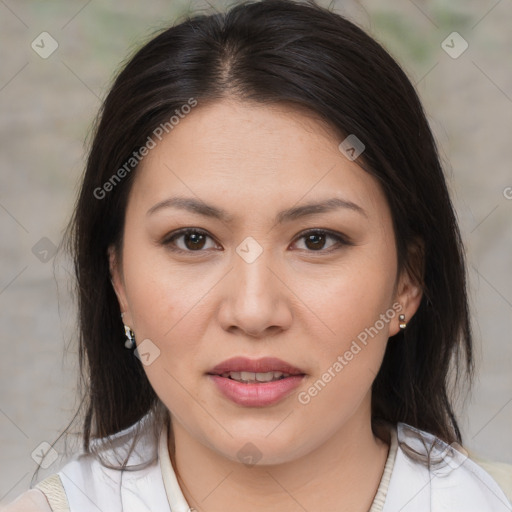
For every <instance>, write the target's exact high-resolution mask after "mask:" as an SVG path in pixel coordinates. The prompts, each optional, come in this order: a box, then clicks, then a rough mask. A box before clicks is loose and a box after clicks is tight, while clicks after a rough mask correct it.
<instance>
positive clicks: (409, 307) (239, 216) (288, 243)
mask: <svg viewBox="0 0 512 512" xmlns="http://www.w3.org/2000/svg"><path fill="white" fill-rule="evenodd" d="M341 140H342V139H341V138H340V135H338V134H336V133H335V132H334V131H333V130H332V129H330V128H329V127H328V126H327V125H325V124H324V123H322V122H321V121H320V120H318V119H316V118H315V117H314V116H312V115H307V114H306V113H305V112H304V111H301V110H297V109H294V108H293V107H291V106H289V105H284V104H282V105H279V106H277V105H274V106H269V105H261V104H253V103H240V102H238V101H237V100H234V99H223V100H221V101H217V102H214V103H211V104H208V105H201V104H200V105H198V106H197V107H196V108H195V109H193V111H192V112H191V113H190V114H189V115H188V116H187V117H186V118H185V119H183V120H181V121H180V123H179V124H178V125H177V126H175V127H174V129H173V131H172V132H170V133H169V134H168V135H167V136H166V137H165V138H164V139H163V140H162V141H161V142H160V143H158V145H157V147H156V148H154V149H152V150H151V151H150V153H149V154H148V156H146V157H145V158H144V160H143V161H142V164H141V167H139V169H138V171H137V175H136V176H135V180H134V183H133V188H132V190H131V193H130V196H129V200H128V205H127V211H126V222H125V231H124V243H123V248H122V259H120V258H119V257H118V255H116V253H115V251H114V250H113V248H111V250H109V258H110V266H111V274H112V280H113V285H114V288H115V291H116V294H117V297H118V299H119V304H120V307H121V311H123V312H124V313H125V314H124V317H123V318H124V322H125V324H127V325H129V326H130V327H131V328H132V330H133V331H134V333H135V336H136V340H137V343H140V342H141V341H142V340H145V339H149V340H151V342H152V343H154V344H155V345H156V346H157V347H158V348H159V350H160V355H159V357H157V358H156V359H155V360H154V361H153V362H152V363H151V364H150V365H148V366H144V370H145V371H146V373H147V376H148V379H149V381H150V382H151V385H152V386H153V388H154V389H155V391H156V393H157V394H158V396H159V397H160V398H161V400H162V401H163V402H164V403H165V405H166V406H167V408H168V409H169V411H170V412H171V418H172V430H173V433H174V437H172V435H171V436H170V438H169V452H170V457H171V461H172V463H173V466H174V469H175V471H176V473H177V474H178V481H179V483H180V486H181V488H182V490H183V494H184V496H185V498H186V499H187V501H188V503H189V505H190V506H191V507H194V508H195V509H196V510H200V511H209V512H210V511H215V512H217V511H221V510H244V511H246V512H252V511H261V510H280V511H285V512H287V511H290V512H291V511H293V512H295V511H303V510H304V509H305V510H309V511H312V510H323V511H330V510H336V511H338V512H340V511H351V512H358V511H367V510H368V509H369V508H370V506H371V503H372V501H373V498H374V495H375V493H376V491H377V488H378V485H379V483H380V479H381V476H382V472H383V468H384V464H385V460H386V457H387V454H388V445H387V444H386V442H384V441H382V440H380V439H379V438H377V437H376V436H374V434H373V433H372V429H371V422H370V417H371V416H370V411H371V409H370V404H371V385H372V382H373V380H374V378H375V376H376V374H377V372H378V370H379V367H380V365H381V362H382V358H383V355H384V351H385V348H386V344H387V343H388V338H389V337H390V336H393V335H394V334H396V333H397V332H398V331H399V320H398V314H396V315H395V317H394V318H393V319H392V320H390V321H389V322H388V323H386V324H385V326H384V328H383V329H381V330H380V331H379V333H378V335H376V336H374V337H373V338H370V340H369V342H368V344H367V345H366V346H365V347H364V348H363V349H362V350H361V351H360V352H359V353H358V354H357V355H356V356H354V358H353V359H352V360H351V361H350V362H349V364H347V365H346V366H344V368H343V370H342V371H341V372H339V373H337V374H336V377H335V378H333V379H331V381H330V382H329V383H328V384H327V385H326V386H325V387H324V388H323V389H322V390H321V392H320V393H318V394H317V396H315V397H312V398H311V401H310V402H309V403H308V404H306V405H303V404H301V403H300V402H299V401H298V399H297V395H298V393H300V392H301V391H305V390H307V389H308V388H309V387H310V386H311V385H312V383H314V382H316V381H317V380H318V379H319V378H321V376H322V374H323V373H324V372H326V371H327V369H328V368H329V367H332V365H333V363H334V362H335V361H336V360H337V357H338V356H339V355H343V354H344V353H345V352H346V350H348V349H349V347H350V345H351V343H352V341H353V340H355V339H356V337H357V335H358V334H359V333H361V332H362V331H364V330H365V328H368V327H370V326H373V325H374V324H375V322H376V321H377V320H378V319H379V317H380V315H381V314H383V313H385V312H386V311H388V310H390V309H391V308H392V305H393V304H394V303H396V302H399V303H400V304H401V306H402V308H403V309H402V311H401V312H402V313H404V314H405V317H406V319H407V320H409V319H410V318H411V317H412V316H413V315H414V313H415V311H416V310H417V308H418V306H419V303H420V300H421V290H420V287H419V286H418V285H417V284H416V283H415V282H414V280H413V279H412V278H411V276H410V275H409V274H407V273H405V272H404V273H402V274H398V272H397V254H396V248H395V239H394V232H393V227H392V220H391V213H390V210H389V207H388V204H387V201H386V199H385V196H384V194H383V192H382V190H381V188H380V186H379V185H378V183H377V181H376V180H375V179H374V178H373V177H372V176H370V175H369V174H368V173H366V172H365V171H363V170H362V169H361V168H360V167H359V166H358V165H357V163H356V162H355V161H354V162H352V161H350V160H348V159H347V158H346V157H345V156H344V154H342V153H341V152H340V150H339V149H338V145H339V143H340V142H341ZM178 195H179V196H186V197H194V198H196V199H197V198H199V199H200V200H202V201H204V202H206V203H208V204H212V205H214V206H216V207H218V208H222V209H225V210H227V212H228V213H229V214H230V215H232V217H233V220H232V221H231V222H230V223H226V222H223V221H220V220H218V219H214V218H211V217H205V216H202V215H199V214H196V213H191V212H188V211H185V210H179V209H175V208H163V209H160V210H158V211H156V212H155V213H153V214H152V215H147V213H146V212H147V211H148V210H149V209H150V208H151V207H152V206H154V205H155V204H156V203H158V202H159V201H162V200H164V199H167V198H169V197H171V196H178ZM332 197H338V198H343V199H345V200H348V201H352V202H353V203H356V204H357V205H359V206H360V207H361V208H362V209H364V211H365V215H363V214H361V213H358V212H357V211H355V210H352V209H348V208H340V209H337V210H334V211H331V212H325V213H321V214H314V215H309V216H307V217H303V218H297V219H294V220H291V221H288V222H286V223H283V224H276V223H275V222H274V220H273V219H274V216H275V215H276V214H277V213H278V212H279V211H281V210H284V209H286V208H290V207H292V206H298V205H303V204H305V203H308V202H313V201H321V200H325V199H329V198H332ZM184 227H192V228H201V229H202V230H204V231H206V232H207V234H208V237H206V239H204V241H203V242H202V245H201V243H200V244H199V248H198V249H195V248H194V247H197V242H196V245H194V239H193V238H192V239H191V238H190V237H187V236H181V237H179V238H177V239H176V240H174V247H176V248H178V249H179V248H181V249H182V250H183V251H188V252H183V253H178V252H173V251H171V247H173V245H172V242H170V245H167V246H166V245H165V243H164V241H165V240H164V239H165V238H166V237H168V235H169V234H170V233H172V232H173V231H176V230H178V229H180V228H184ZM311 228H315V229H321V228H323V229H328V230H331V231H334V232H337V233H340V234H342V235H344V236H345V237H348V238H349V240H350V241H351V243H352V245H344V244H340V243H338V242H337V241H336V239H333V238H331V237H330V236H325V238H322V235H321V234H320V237H319V238H317V239H315V240H314V241H316V244H317V245H314V244H311V243H310V244H308V243H307V240H308V239H307V238H306V237H301V236H300V235H301V233H302V232H304V231H305V230H307V229H311ZM248 236H251V237H253V238H254V239H255V240H256V241H257V242H258V244H259V245H260V247H261V249H262V251H263V252H262V253H261V255H260V256H259V257H258V258H257V259H256V260H255V261H254V262H252V263H247V262H246V261H245V260H244V259H243V258H241V257H240V256H239V254H238V253H237V252H236V248H237V247H238V246H239V245H240V244H241V242H242V241H243V240H244V239H245V238H246V237H248ZM315 247H318V248H315ZM392 342H393V340H389V343H392ZM235 355H244V356H247V357H250V358H259V357H262V356H274V357H279V358H281V359H283V360H285V361H288V362H290V363H292V364H293V365H295V366H297V367H298V368H300V369H302V370H303V371H304V372H305V373H306V374H307V376H306V377H305V379H304V381H303V383H302V384H301V386H300V387H299V388H298V389H297V390H296V391H294V392H293V393H292V394H291V395H289V396H288V397H286V398H285V399H284V400H281V401H280V402H279V403H277V404H274V405H272V406H268V407H244V406H241V405H237V404H234V403H233V402H231V401H230V400H228V399H227V398H225V397H224V396H223V395H221V394H220V393H219V392H218V390H217V388H216V387H215V386H214V385H213V384H212V383H211V382H210V379H209V378H208V376H207V375H206V372H208V371H209V370H210V369H211V368H212V367H213V366H215V365H216V364H218V363H220V362H221V361H224V360H225V359H228V358H230V357H232V356H235ZM249 442H250V443H252V444H253V445H255V446H256V447H257V449H258V450H259V452H260V453H261V459H260V460H259V461H258V463H257V464H256V465H253V466H246V465H244V464H243V463H242V462H241V461H240V460H239V458H238V456H237V452H239V450H240V449H241V448H242V447H244V445H245V444H246V443H249Z"/></svg>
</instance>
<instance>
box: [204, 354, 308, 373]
mask: <svg viewBox="0 0 512 512" xmlns="http://www.w3.org/2000/svg"><path fill="white" fill-rule="evenodd" d="M228 372H254V373H266V372H282V373H287V374H289V375H304V374H305V372H303V371H302V370H301V369H300V368H296V367H295V366H293V365H292V364H290V363H287V362H285V361H283V360H281V359H278V358H276V357H262V358H260V359H249V358H247V357H242V356H238V357H232V358H230V359H226V360H225V361H222V363H219V364H218V365H216V366H214V367H213V368H212V369H211V370H210V371H209V372H208V374H210V375H222V374H223V373H228Z"/></svg>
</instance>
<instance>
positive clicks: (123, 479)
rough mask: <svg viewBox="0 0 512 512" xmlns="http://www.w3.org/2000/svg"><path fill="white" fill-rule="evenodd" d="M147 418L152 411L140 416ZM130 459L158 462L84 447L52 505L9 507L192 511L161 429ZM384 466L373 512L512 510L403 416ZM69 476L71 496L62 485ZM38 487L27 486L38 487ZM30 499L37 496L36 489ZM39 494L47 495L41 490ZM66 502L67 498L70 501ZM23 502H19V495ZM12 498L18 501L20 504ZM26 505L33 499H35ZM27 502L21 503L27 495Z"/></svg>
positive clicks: (125, 442)
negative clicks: (424, 459)
mask: <svg viewBox="0 0 512 512" xmlns="http://www.w3.org/2000/svg"><path fill="white" fill-rule="evenodd" d="M143 421H147V416H145V417H144V418H142V420H141V422H143ZM133 428H134V426H132V427H130V428H128V429H126V430H123V431H122V432H119V433H117V434H115V435H114V436H112V440H113V441H114V444H115V446H116V450H117V452H118V455H117V456H116V453H114V452H104V457H105V458H106V459H108V460H109V461H111V462H113V463H114V464H120V463H121V461H123V460H124V458H125V454H126V453H127V450H128V449H129V445H130V443H129V441H130V437H131V434H132V433H133ZM142 432H143V434H142V437H141V439H140V442H139V443H138V444H137V445H136V447H135V449H134V451H133V452H132V453H131V454H130V458H129V464H130V465H136V464H139V465H140V464H141V463H143V462H144V461H152V463H151V464H150V465H149V466H147V467H146V468H142V469H136V470H135V471H132V470H124V471H119V470H113V469H108V468H106V467H104V466H102V465H101V464H100V462H99V461H98V460H96V459H95V458H94V457H93V456H92V455H86V454H80V455H77V456H75V457H74V458H73V459H72V460H71V461H70V462H68V463H67V464H65V465H64V467H63V468H62V469H61V470H60V471H59V472H58V473H56V474H54V475H51V476H50V477H48V478H46V479H45V480H43V482H40V483H39V484H37V486H36V487H37V488H38V489H40V490H42V491H43V492H45V494H46V495H47V496H48V499H49V501H50V503H51V505H52V506H51V508H50V509H49V508H44V507H42V506H41V505H39V506H38V507H37V508H34V506H33V505H32V507H28V506H25V508H23V509H22V508H16V507H13V508H9V509H8V511H6V512H17V510H20V511H21V510H23V511H24V512H25V511H27V510H28V509H29V508H30V510H31V511H32V510H33V511H34V512H36V511H37V512H68V511H69V512H95V511H101V512H157V511H158V512H191V511H193V510H194V509H192V508H190V507H189V505H188V503H187V501H186V499H185V497H184V495H183V493H182V491H181V488H180V486H179V484H178V480H177V477H176V474H175V472H174V469H173V466H172V463H171V460H170V457H169V451H168V445H167V439H168V436H167V429H165V428H164V429H162V430H161V433H160V437H159V440H158V443H157V445H155V442H154V441H153V440H152V436H151V433H152V431H151V429H150V428H144V429H143V430H142ZM390 441H391V443H390V450H389V455H388V458H387V461H386V466H385V470H384V473H383V476H382V479H381V482H380V485H379V489H378V491H377V493H376V496H375V499H374V501H373V504H372V507H371V509H370V512H398V511H400V512H427V511H428V512H512V505H511V503H510V502H509V501H508V500H507V497H506V496H505V494H504V492H503V491H502V490H501V488H500V487H499V486H498V484H497V483H496V482H495V481H494V480H493V478H492V477H491V476H490V475H489V474H488V473H487V472H486V471H484V469H483V468H482V467H480V466H479V465H477V464H476V463H475V462H473V461H472V460H470V459H469V458H467V457H466V456H465V455H464V454H463V453H461V452H459V451H457V450H455V449H453V448H452V447H451V446H449V445H447V444H446V443H444V442H443V441H440V440H439V439H437V438H435V437H434V436H432V435H431V434H428V433H426V432H423V431H421V430H418V429H416V428H414V427H411V426H409V425H406V424H404V423H398V425H397V427H396V429H392V431H391V438H390ZM405 445H407V446H408V447H410V448H412V449H413V450H414V451H416V452H417V453H418V454H420V455H424V456H426V455H427V453H428V452H430V457H431V461H433V462H435V461H436V460H437V461H440V463H439V464H437V465H435V464H434V465H431V467H430V469H429V468H428V467H427V466H426V465H424V464H423V463H421V462H418V461H415V460H413V459H411V458H409V457H408V455H407V454H406V451H405ZM59 478H60V481H61V482H62V487H63V489H64V491H65V495H64V494H63V493H62V491H61V492H60V496H59V488H60V486H59V485H58V484H59V483H60V482H59V481H58V479H59ZM38 492H39V491H36V490H34V489H31V490H30V491H28V493H38ZM31 496H32V501H31V503H32V504H34V503H35V502H36V501H37V499H34V498H36V496H35V495H34V494H32V495H31ZM38 498H40V497H38ZM66 502H67V503H66ZM15 503H16V502H15ZM15 503H13V504H12V505H15ZM24 503H25V505H27V504H28V505H30V503H29V502H28V501H25V502H24ZM20 505H21V502H20Z"/></svg>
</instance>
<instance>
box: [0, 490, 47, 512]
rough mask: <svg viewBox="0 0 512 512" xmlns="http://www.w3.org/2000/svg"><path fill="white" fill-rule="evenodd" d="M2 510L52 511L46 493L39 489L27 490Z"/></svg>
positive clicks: (15, 511)
mask: <svg viewBox="0 0 512 512" xmlns="http://www.w3.org/2000/svg"><path fill="white" fill-rule="evenodd" d="M0 510H1V511H2V512H52V509H51V507H50V505H49V504H48V501H47V500H46V497H45V495H44V494H43V493H42V491H40V490H39V489H29V490H28V491H25V492H24V493H23V494H21V495H20V496H19V497H18V498H17V499H16V500H14V501H13V502H11V503H8V504H7V506H6V507H2V508H1V509H0Z"/></svg>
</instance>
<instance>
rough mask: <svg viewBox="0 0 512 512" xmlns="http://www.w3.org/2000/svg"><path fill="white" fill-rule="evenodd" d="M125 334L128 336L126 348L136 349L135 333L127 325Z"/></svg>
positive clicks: (125, 343)
mask: <svg viewBox="0 0 512 512" xmlns="http://www.w3.org/2000/svg"><path fill="white" fill-rule="evenodd" d="M124 332H125V334H126V341H125V342H124V346H125V347H126V348H127V349H130V350H131V349H133V348H135V333H134V332H133V331H132V330H131V329H130V328H129V327H128V326H127V325H125V326H124Z"/></svg>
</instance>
